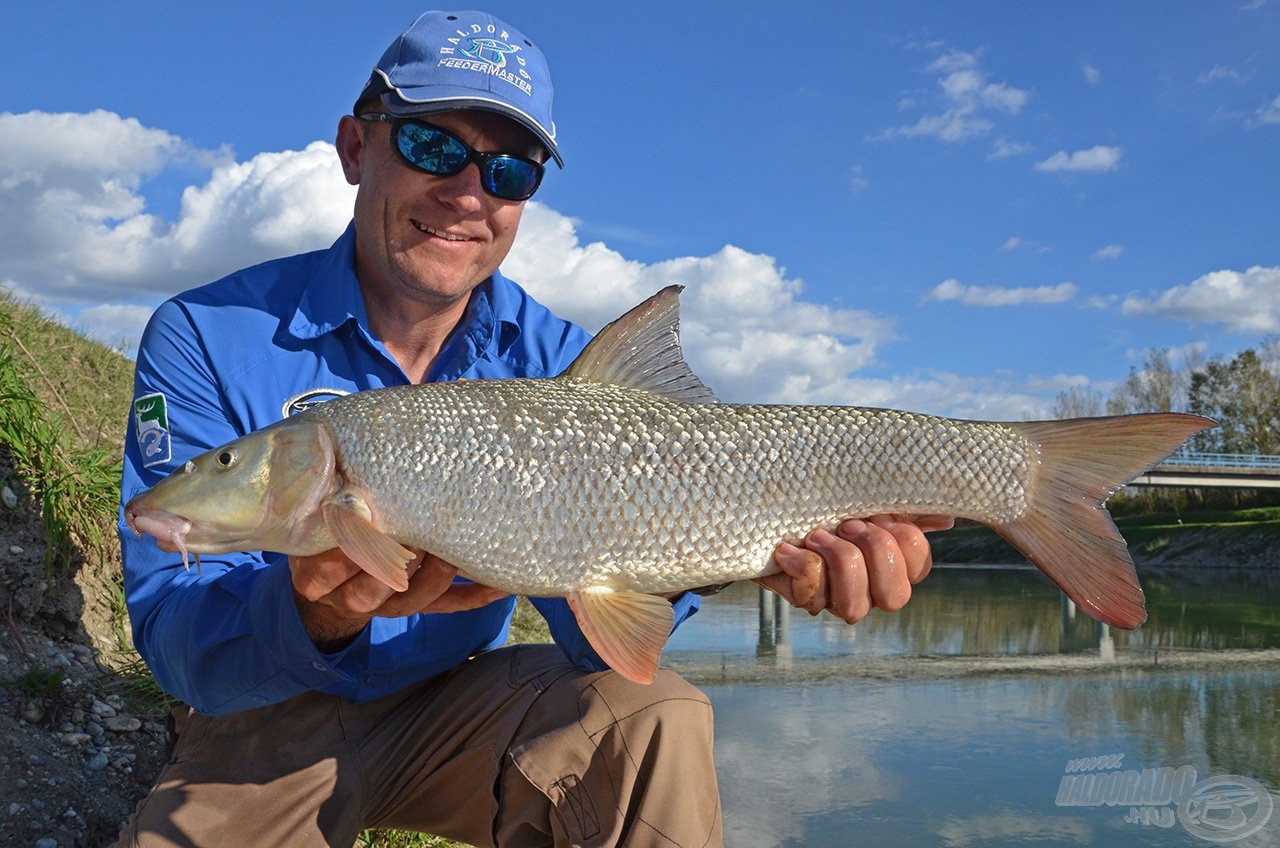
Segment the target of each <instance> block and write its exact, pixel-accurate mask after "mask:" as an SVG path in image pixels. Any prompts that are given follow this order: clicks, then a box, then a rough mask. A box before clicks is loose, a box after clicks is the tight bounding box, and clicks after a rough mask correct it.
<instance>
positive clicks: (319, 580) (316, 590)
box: [289, 549, 360, 602]
mask: <svg viewBox="0 0 1280 848" xmlns="http://www.w3.org/2000/svg"><path fill="white" fill-rule="evenodd" d="M289 569H290V571H291V572H292V573H293V588H294V589H296V590H297V591H298V594H300V595H302V597H304V598H306V599H307V600H308V601H313V602H314V601H318V600H320V599H321V598H323V597H324V596H325V595H328V594H329V593H330V592H332V591H333V590H335V589H337V588H338V587H339V586H341V585H342V584H343V583H346V582H347V581H348V580H350V579H351V578H352V577H354V576H355V575H357V574H359V573H360V566H358V565H356V564H355V563H354V562H352V561H351V560H349V559H347V557H346V556H345V555H344V554H343V553H342V552H341V551H339V550H336V549H335V550H332V551H324V552H322V553H318V554H313V555H312V556H295V557H289Z"/></svg>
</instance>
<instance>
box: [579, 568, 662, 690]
mask: <svg viewBox="0 0 1280 848" xmlns="http://www.w3.org/2000/svg"><path fill="white" fill-rule="evenodd" d="M569 607H570V608H571V609H572V610H573V614H574V616H576V617H577V619H578V626H579V627H581V628H582V632H583V633H584V634H585V635H586V637H587V641H589V642H590V643H591V647H593V648H595V649H596V653H598V654H599V655H600V658H601V659H602V660H604V661H605V662H607V663H608V664H609V667H610V668H612V669H613V670H614V671H616V672H618V673H619V674H621V675H622V676H623V677H625V678H627V679H628V680H631V681H634V682H636V683H652V682H653V675H654V673H655V672H657V670H658V660H659V659H660V658H661V656H662V649H663V647H664V646H665V645H666V644H667V639H668V638H669V637H670V636H671V628H672V627H673V626H674V623H675V614H674V613H673V612H672V611H671V602H670V601H668V600H667V599H665V598H659V597H658V596H656V595H645V594H642V593H640V592H617V591H614V590H612V589H605V588H592V589H583V590H582V591H579V592H573V593H572V594H570V595H569Z"/></svg>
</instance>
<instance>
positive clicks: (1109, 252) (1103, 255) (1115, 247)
mask: <svg viewBox="0 0 1280 848" xmlns="http://www.w3.org/2000/svg"><path fill="white" fill-rule="evenodd" d="M1121 256H1124V245H1122V244H1109V245H1107V246H1106V247H1100V248H1098V249H1097V250H1095V251H1094V252H1093V258H1094V259H1097V260H1099V261H1101V260H1104V259H1119V258H1120V257H1121Z"/></svg>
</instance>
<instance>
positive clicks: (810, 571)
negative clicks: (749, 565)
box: [760, 542, 827, 615]
mask: <svg viewBox="0 0 1280 848" xmlns="http://www.w3.org/2000/svg"><path fill="white" fill-rule="evenodd" d="M773 561H774V562H775V563H777V565H778V567H779V568H781V569H782V574H774V575H771V576H770V577H766V578H761V581H760V582H761V585H763V586H764V587H765V588H766V589H771V590H773V591H774V592H777V593H778V594H779V595H782V597H784V598H786V599H787V600H788V601H790V602H791V604H792V605H793V606H797V607H800V608H801V609H804V610H806V611H808V612H809V613H810V614H811V615H817V614H818V613H820V612H822V610H823V608H824V607H826V605H827V593H826V581H825V579H824V577H823V571H824V570H825V569H824V568H823V567H822V556H821V555H820V554H818V553H817V552H816V551H811V550H809V549H808V548H801V547H799V546H797V545H793V544H791V543H790V542H783V543H782V544H780V545H778V547H777V548H776V549H775V550H774V552H773ZM766 581H767V582H766Z"/></svg>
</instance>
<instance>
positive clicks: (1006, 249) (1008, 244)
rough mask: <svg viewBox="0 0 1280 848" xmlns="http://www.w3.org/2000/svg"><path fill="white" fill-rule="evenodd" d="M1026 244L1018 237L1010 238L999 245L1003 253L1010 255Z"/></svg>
mask: <svg viewBox="0 0 1280 848" xmlns="http://www.w3.org/2000/svg"><path fill="white" fill-rule="evenodd" d="M1026 244H1027V243H1026V242H1025V241H1023V240H1022V239H1021V238H1019V237H1018V236H1010V237H1009V238H1007V239H1006V240H1005V243H1004V244H1002V245H1000V250H1001V252H1003V253H1011V252H1012V251H1015V250H1017V249H1018V248H1020V247H1025V246H1026Z"/></svg>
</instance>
